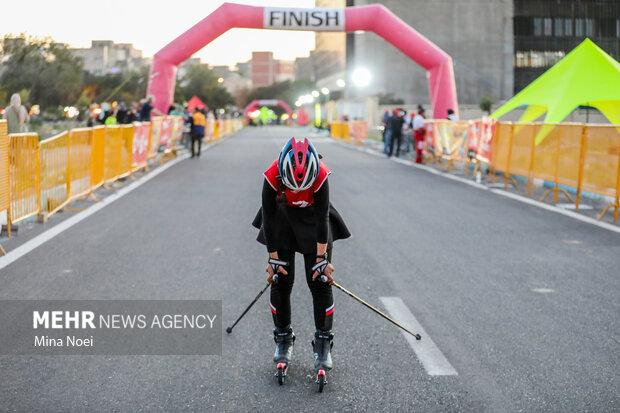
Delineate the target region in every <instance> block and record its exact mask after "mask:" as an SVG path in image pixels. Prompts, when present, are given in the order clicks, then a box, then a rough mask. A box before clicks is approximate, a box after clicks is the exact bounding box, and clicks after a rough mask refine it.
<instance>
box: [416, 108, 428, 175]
mask: <svg viewBox="0 0 620 413" xmlns="http://www.w3.org/2000/svg"><path fill="white" fill-rule="evenodd" d="M425 132H426V130H425V129H424V108H422V107H420V109H419V110H418V114H417V115H416V116H415V118H413V133H414V136H415V149H416V155H415V162H416V163H422V150H423V149H424V134H425Z"/></svg>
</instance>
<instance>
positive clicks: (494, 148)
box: [424, 118, 620, 221]
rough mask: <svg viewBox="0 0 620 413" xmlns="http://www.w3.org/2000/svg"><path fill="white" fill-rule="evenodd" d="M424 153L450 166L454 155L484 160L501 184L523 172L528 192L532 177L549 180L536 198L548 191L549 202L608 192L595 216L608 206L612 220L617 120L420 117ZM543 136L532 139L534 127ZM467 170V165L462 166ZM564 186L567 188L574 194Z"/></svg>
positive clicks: (618, 156)
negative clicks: (549, 185) (608, 122)
mask: <svg viewBox="0 0 620 413" xmlns="http://www.w3.org/2000/svg"><path fill="white" fill-rule="evenodd" d="M425 130H426V137H425V142H426V145H425V149H424V151H425V155H426V157H427V159H429V160H430V161H431V162H433V161H434V162H438V163H439V162H441V163H443V164H444V165H445V168H446V169H451V167H452V166H453V162H454V161H460V162H465V163H467V164H470V163H474V164H476V168H479V166H480V163H486V164H488V165H489V167H490V170H491V178H492V179H493V180H494V179H495V172H496V171H498V172H502V173H503V174H504V186H505V188H508V184H509V182H511V181H512V182H513V184H514V186H515V187H517V182H516V180H515V179H514V177H515V176H521V177H523V178H525V181H526V182H527V184H526V188H525V192H526V193H527V194H530V195H533V194H534V179H541V180H544V181H548V182H551V183H552V184H553V186H552V188H549V189H547V190H546V191H545V192H544V194H543V195H542V197H541V198H540V201H544V200H545V198H546V197H547V196H548V195H549V194H551V193H553V195H554V202H556V203H557V202H558V197H559V194H564V195H565V196H566V198H567V199H568V200H569V201H570V202H574V203H575V209H576V210H578V209H579V203H580V200H581V195H582V192H583V191H587V192H590V193H594V194H599V195H603V196H607V197H611V198H612V199H613V200H614V201H613V202H612V203H611V204H609V205H608V206H607V207H606V208H605V209H604V210H603V212H602V213H601V214H600V216H599V220H601V219H602V218H603V216H604V215H605V213H606V212H607V211H608V210H609V209H610V208H613V209H614V221H617V220H618V211H619V209H620V205H619V196H620V125H597V124H582V123H557V124H550V123H518V122H497V121H495V120H493V119H488V118H486V119H481V120H474V121H456V122H451V121H447V120H446V121H444V120H432V119H431V120H427V121H425ZM541 130H544V132H546V133H547V134H546V137H545V138H544V139H543V140H542V141H540V142H539V143H538V144H537V143H536V137H537V136H540V134H539V133H540V131H541ZM465 173H466V174H467V173H469V167H467V168H466V169H465ZM565 187H568V188H572V189H573V191H572V192H574V199H573V197H572V196H571V194H569V191H567V189H565Z"/></svg>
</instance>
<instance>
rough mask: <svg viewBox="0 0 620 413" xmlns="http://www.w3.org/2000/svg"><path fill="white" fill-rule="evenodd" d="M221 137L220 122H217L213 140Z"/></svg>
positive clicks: (214, 125) (214, 124)
mask: <svg viewBox="0 0 620 413" xmlns="http://www.w3.org/2000/svg"><path fill="white" fill-rule="evenodd" d="M219 137H220V121H219V120H216V121H214V122H213V139H218V138H219Z"/></svg>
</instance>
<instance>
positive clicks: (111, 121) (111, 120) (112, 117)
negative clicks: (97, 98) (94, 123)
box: [105, 112, 118, 126]
mask: <svg viewBox="0 0 620 413" xmlns="http://www.w3.org/2000/svg"><path fill="white" fill-rule="evenodd" d="M117 123H118V122H117V120H116V113H115V112H112V113H110V116H108V117H107V118H106V119H105V124H106V125H108V126H109V125H116V124H117Z"/></svg>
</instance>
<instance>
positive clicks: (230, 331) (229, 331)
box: [226, 327, 419, 340]
mask: <svg viewBox="0 0 620 413" xmlns="http://www.w3.org/2000/svg"><path fill="white" fill-rule="evenodd" d="M230 333H232V327H226V334H230ZM418 340H419V339H418Z"/></svg>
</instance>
